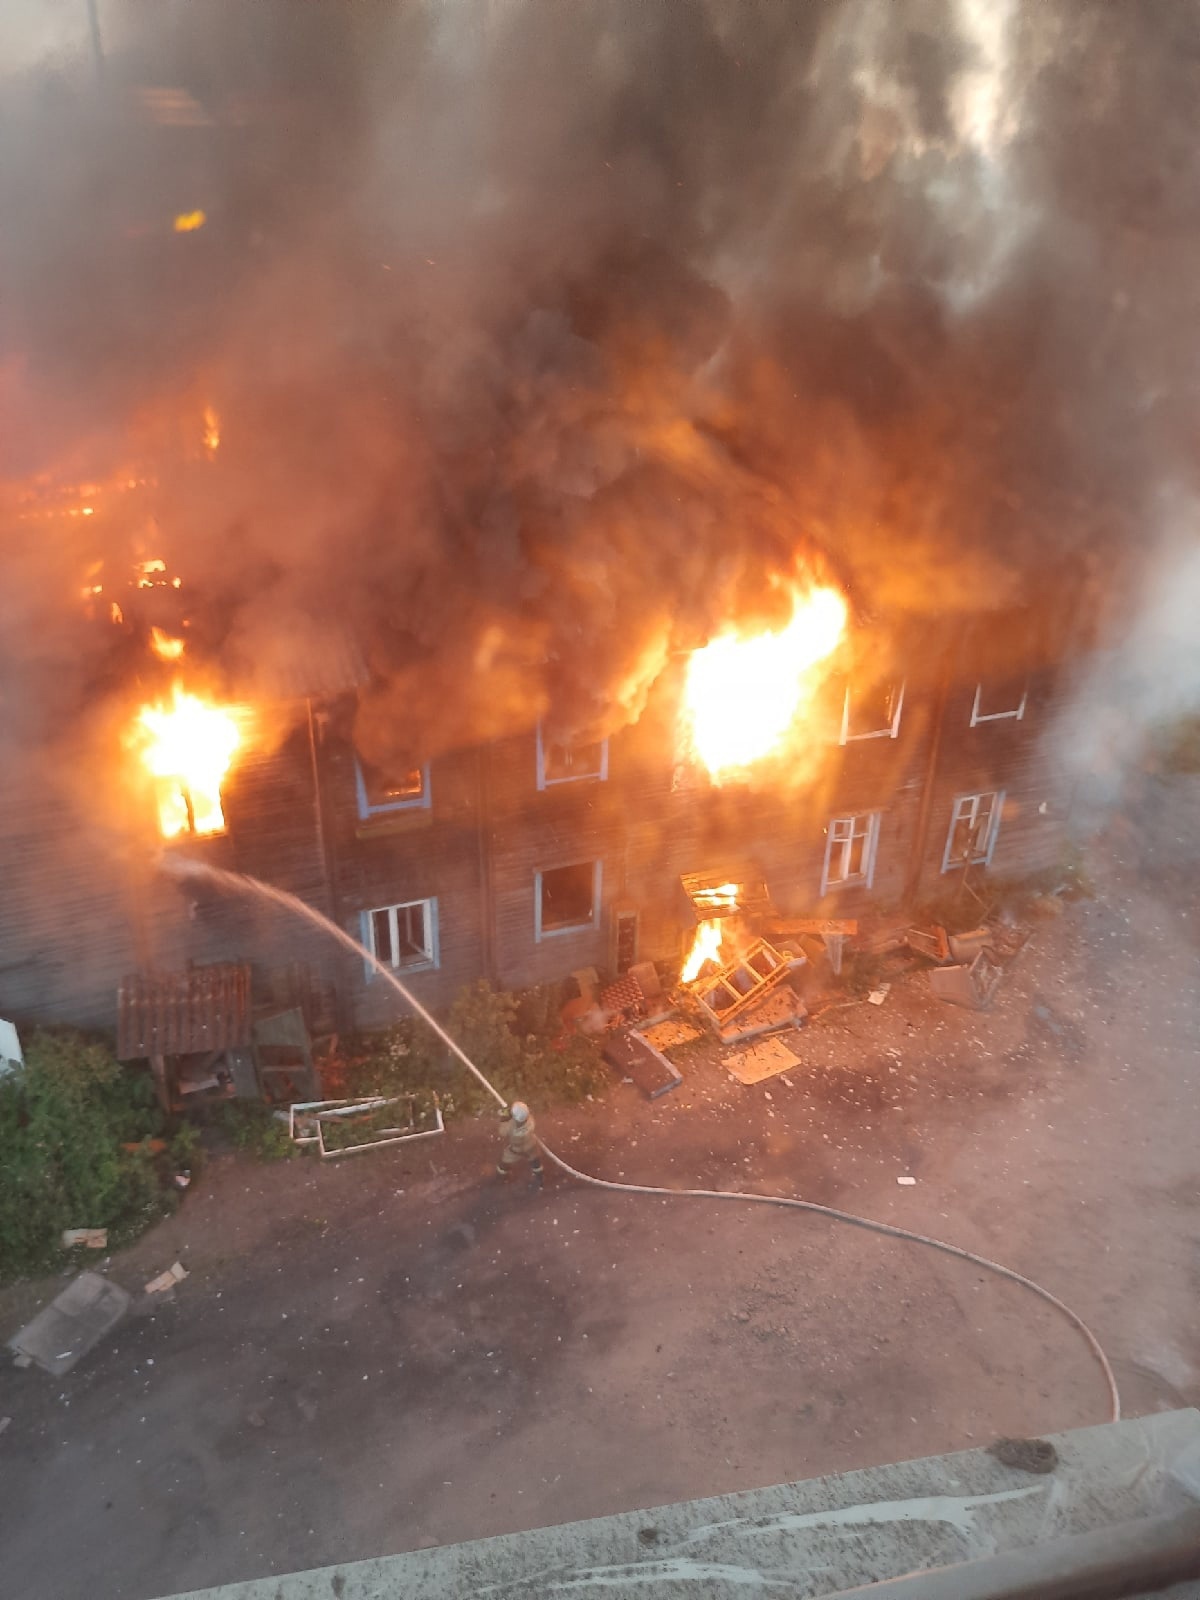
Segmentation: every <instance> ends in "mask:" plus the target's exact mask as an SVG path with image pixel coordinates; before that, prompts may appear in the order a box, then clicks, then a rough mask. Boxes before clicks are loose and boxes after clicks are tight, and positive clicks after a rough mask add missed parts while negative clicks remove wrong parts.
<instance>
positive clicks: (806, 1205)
mask: <svg viewBox="0 0 1200 1600" xmlns="http://www.w3.org/2000/svg"><path fill="white" fill-rule="evenodd" d="M538 1144H539V1146H540V1147H541V1149H542V1151H543V1153H544V1154H545V1155H546V1156H547V1157H548V1158H549V1160H551V1161H553V1163H554V1165H555V1166H556V1167H559V1168H560V1169H561V1170H562V1171H563V1172H565V1173H566V1174H567V1175H568V1176H569V1177H572V1178H575V1179H577V1180H578V1181H579V1182H580V1183H586V1184H589V1185H591V1186H592V1187H593V1188H596V1189H611V1190H614V1191H616V1192H618V1193H624V1194H652V1195H667V1196H670V1197H671V1198H672V1199H691V1200H746V1201H749V1202H750V1203H751V1204H753V1205H760V1206H788V1207H790V1208H791V1209H792V1210H793V1211H810V1212H813V1213H815V1214H816V1215H817V1216H821V1217H829V1218H830V1219H831V1220H832V1221H834V1222H847V1223H849V1224H850V1225H851V1226H852V1227H855V1228H865V1229H867V1230H868V1231H869V1232H871V1233H881V1234H883V1235H884V1236H885V1237H886V1238H889V1239H907V1240H908V1241H909V1243H910V1244H924V1245H928V1246H929V1247H930V1249H932V1250H941V1251H942V1252H943V1254H945V1255H948V1256H957V1257H958V1258H959V1260H961V1261H970V1262H971V1263H972V1264H973V1265H974V1266H977V1267H984V1268H985V1269H986V1270H987V1271H988V1272H994V1273H997V1274H998V1275H999V1276H1000V1277H1002V1278H1007V1279H1008V1280H1009V1281H1010V1282H1011V1283H1018V1284H1020V1285H1021V1287H1022V1288H1023V1289H1029V1290H1031V1291H1032V1292H1033V1293H1034V1294H1036V1295H1037V1296H1038V1297H1039V1298H1040V1299H1042V1300H1044V1301H1046V1303H1047V1304H1048V1305H1051V1306H1053V1307H1054V1309H1055V1310H1056V1311H1058V1312H1061V1313H1062V1315H1063V1316H1064V1317H1066V1319H1067V1321H1068V1322H1069V1323H1070V1324H1071V1325H1072V1327H1074V1328H1075V1329H1076V1330H1077V1331H1078V1332H1079V1333H1081V1334H1082V1335H1083V1337H1084V1339H1085V1340H1086V1341H1087V1344H1088V1347H1089V1349H1090V1350H1091V1352H1092V1354H1093V1355H1094V1356H1095V1358H1096V1360H1097V1361H1098V1362H1099V1364H1100V1370H1101V1371H1102V1372H1103V1374H1104V1381H1105V1383H1106V1384H1107V1385H1108V1397H1109V1404H1110V1407H1111V1420H1112V1421H1113V1422H1120V1420H1121V1395H1120V1391H1119V1390H1118V1388H1117V1380H1116V1377H1115V1376H1114V1374H1113V1369H1112V1366H1111V1365H1110V1363H1109V1359H1108V1357H1107V1356H1106V1355H1105V1353H1104V1349H1103V1347H1102V1346H1101V1344H1100V1341H1099V1339H1097V1337H1096V1335H1095V1334H1094V1333H1093V1332H1092V1330H1091V1329H1090V1328H1089V1327H1088V1325H1087V1323H1086V1322H1085V1321H1084V1320H1083V1318H1082V1317H1081V1316H1080V1315H1079V1314H1078V1312H1075V1311H1072V1310H1071V1308H1070V1306H1069V1305H1067V1304H1066V1303H1065V1302H1064V1301H1062V1300H1060V1299H1059V1298H1058V1296H1057V1295H1056V1294H1051V1292H1050V1290H1049V1289H1044V1288H1043V1287H1042V1285H1041V1284H1040V1283H1035V1282H1034V1281H1033V1279H1032V1278H1027V1277H1025V1275H1024V1273H1021V1272H1017V1271H1016V1270H1015V1269H1014V1268H1012V1267H1006V1266H1004V1265H1003V1264H1002V1263H1001V1262H999V1261H992V1260H990V1259H989V1258H988V1257H987V1256H981V1255H977V1254H976V1253H975V1251H974V1250H964V1249H963V1247H962V1246H961V1245H957V1244H950V1243H949V1242H948V1241H947V1240H945V1239H935V1238H933V1237H931V1236H930V1235H929V1234H926V1233H917V1232H916V1231H915V1230H914V1229H912V1228H898V1227H896V1226H895V1224H894V1223H891V1222H877V1221H875V1220H874V1218H872V1217H860V1216H857V1215H856V1214H855V1213H854V1212H853V1211H839V1210H838V1209H837V1208H836V1207H835V1206H823V1205H820V1204H818V1202H817V1201H815V1200H797V1199H795V1198H794V1197H793V1196H791V1195H782V1194H754V1193H748V1192H746V1191H745V1190H740V1189H663V1188H659V1187H658V1186H657V1185H655V1184H648V1183H617V1182H616V1181H615V1180H613V1179H611V1178H596V1177H593V1176H592V1174H591V1173H590V1172H580V1171H579V1169H578V1168H577V1167H573V1166H572V1165H571V1164H570V1162H569V1161H564V1160H563V1158H562V1157H561V1156H560V1155H556V1154H555V1152H554V1151H553V1150H551V1148H550V1146H549V1145H548V1144H547V1143H546V1142H545V1141H544V1140H543V1139H539V1140H538Z"/></svg>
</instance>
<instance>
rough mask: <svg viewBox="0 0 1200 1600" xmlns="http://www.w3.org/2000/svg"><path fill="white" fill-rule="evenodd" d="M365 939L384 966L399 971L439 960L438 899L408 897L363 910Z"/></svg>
mask: <svg viewBox="0 0 1200 1600" xmlns="http://www.w3.org/2000/svg"><path fill="white" fill-rule="evenodd" d="M362 920H363V928H364V933H365V936H366V937H365V939H364V943H365V944H366V946H367V949H368V950H370V952H371V954H372V955H373V956H375V957H376V958H377V959H378V960H379V961H382V962H383V964H384V966H385V967H395V968H397V969H398V970H400V971H404V970H409V971H411V970H413V969H415V968H417V967H436V966H437V964H438V937H437V935H438V929H437V901H436V900H409V901H406V902H405V903H404V904H403V905H397V906H378V907H376V909H375V910H373V911H364V912H363V914H362Z"/></svg>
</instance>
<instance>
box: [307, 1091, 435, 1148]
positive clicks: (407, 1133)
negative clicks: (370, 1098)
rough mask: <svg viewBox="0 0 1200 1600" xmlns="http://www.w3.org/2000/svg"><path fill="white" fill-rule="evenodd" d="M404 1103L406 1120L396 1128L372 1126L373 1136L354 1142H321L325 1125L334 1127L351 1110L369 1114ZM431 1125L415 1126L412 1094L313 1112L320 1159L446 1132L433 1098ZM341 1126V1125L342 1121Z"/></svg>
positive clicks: (415, 1106)
mask: <svg viewBox="0 0 1200 1600" xmlns="http://www.w3.org/2000/svg"><path fill="white" fill-rule="evenodd" d="M399 1105H406V1106H407V1107H408V1121H407V1123H406V1124H400V1125H397V1126H396V1127H386V1128H375V1129H373V1130H371V1131H372V1133H373V1134H374V1137H372V1138H369V1139H361V1140H359V1141H358V1142H357V1143H355V1144H343V1145H334V1146H332V1147H330V1146H328V1145H327V1144H326V1143H325V1128H326V1124H327V1123H328V1124H330V1125H334V1126H336V1125H337V1124H338V1122H339V1121H341V1120H342V1119H344V1118H346V1117H348V1116H349V1115H350V1114H351V1113H352V1112H354V1111H361V1112H365V1113H371V1112H376V1111H383V1110H384V1109H385V1108H386V1107H388V1106H399ZM432 1114H433V1126H432V1127H429V1128H418V1127H417V1103H416V1100H415V1099H414V1098H413V1096H412V1095H396V1096H394V1097H393V1098H392V1099H389V1100H380V1101H379V1102H378V1103H377V1104H376V1105H374V1106H351V1107H347V1108H345V1109H343V1110H334V1111H321V1112H318V1113H317V1149H318V1150H319V1151H320V1153H321V1157H322V1159H323V1160H326V1161H332V1160H333V1159H334V1158H335V1157H337V1156H352V1155H357V1154H358V1153H359V1151H360V1150H381V1149H383V1147H384V1146H385V1145H393V1144H411V1143H412V1141H413V1140H414V1139H430V1138H434V1137H436V1136H437V1135H438V1134H439V1133H444V1132H445V1131H446V1124H445V1122H444V1121H443V1120H442V1108H441V1105H440V1104H439V1103H438V1100H437V1097H436V1096H435V1097H434V1101H433V1107H432ZM343 1125H345V1124H344V1123H343Z"/></svg>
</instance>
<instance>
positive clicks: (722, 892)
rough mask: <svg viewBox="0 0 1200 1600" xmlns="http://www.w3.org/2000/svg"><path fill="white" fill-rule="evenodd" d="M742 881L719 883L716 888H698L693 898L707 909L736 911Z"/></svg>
mask: <svg viewBox="0 0 1200 1600" xmlns="http://www.w3.org/2000/svg"><path fill="white" fill-rule="evenodd" d="M741 887H742V886H741V884H740V883H719V884H717V885H716V886H715V888H709V889H697V890H695V891H694V895H693V898H694V899H695V900H696V901H697V903H698V904H700V905H702V906H703V907H704V909H705V910H706V911H736V910H737V902H738V894H739V893H740V891H741Z"/></svg>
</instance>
